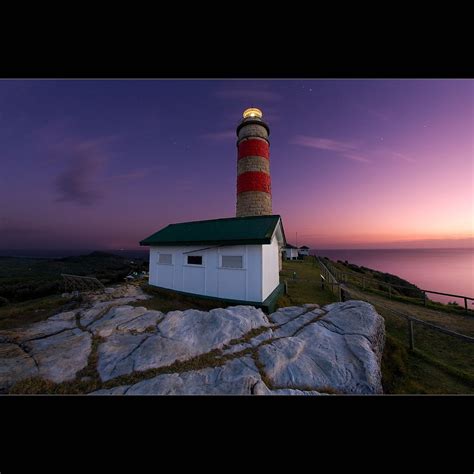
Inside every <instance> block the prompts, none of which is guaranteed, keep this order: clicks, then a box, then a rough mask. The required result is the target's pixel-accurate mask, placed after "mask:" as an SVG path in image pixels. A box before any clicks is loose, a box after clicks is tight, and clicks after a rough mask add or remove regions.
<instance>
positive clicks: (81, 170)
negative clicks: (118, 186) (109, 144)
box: [54, 150, 105, 206]
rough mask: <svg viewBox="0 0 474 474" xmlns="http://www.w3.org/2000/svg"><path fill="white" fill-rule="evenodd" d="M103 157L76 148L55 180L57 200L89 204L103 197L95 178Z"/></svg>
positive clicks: (102, 162)
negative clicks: (84, 152)
mask: <svg viewBox="0 0 474 474" xmlns="http://www.w3.org/2000/svg"><path fill="white" fill-rule="evenodd" d="M104 161H105V159H104V158H103V157H101V156H94V155H87V154H83V153H81V152H79V151H77V150H76V152H75V153H74V152H73V157H72V158H71V159H70V161H69V163H68V165H67V167H66V169H65V170H64V171H63V172H62V173H60V174H59V175H58V176H57V177H56V179H55V181H54V184H55V188H56V192H57V194H58V196H57V199H56V200H57V201H61V202H72V203H76V204H80V205H82V206H91V205H92V204H95V203H96V202H97V201H98V200H100V199H101V198H102V197H103V194H102V192H101V189H100V186H99V185H98V183H97V178H98V175H99V173H100V170H101V168H102V165H103V164H104Z"/></svg>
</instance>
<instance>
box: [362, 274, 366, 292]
mask: <svg viewBox="0 0 474 474" xmlns="http://www.w3.org/2000/svg"><path fill="white" fill-rule="evenodd" d="M362 289H363V290H365V278H364V277H362Z"/></svg>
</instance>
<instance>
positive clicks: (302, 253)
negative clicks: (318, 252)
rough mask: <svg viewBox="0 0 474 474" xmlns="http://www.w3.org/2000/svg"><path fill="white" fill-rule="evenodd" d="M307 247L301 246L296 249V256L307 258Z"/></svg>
mask: <svg viewBox="0 0 474 474" xmlns="http://www.w3.org/2000/svg"><path fill="white" fill-rule="evenodd" d="M309 250H310V249H309V247H306V245H303V246H302V247H300V248H299V249H298V254H299V255H300V256H303V257H307V256H308V255H309Z"/></svg>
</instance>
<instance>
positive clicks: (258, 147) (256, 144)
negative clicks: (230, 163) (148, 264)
mask: <svg viewBox="0 0 474 474" xmlns="http://www.w3.org/2000/svg"><path fill="white" fill-rule="evenodd" d="M269 155H270V147H269V145H268V143H267V142H266V141H263V140H259V139H256V138H254V139H249V140H244V141H242V142H240V143H239V157H238V159H239V160H240V159H241V158H245V157H247V156H263V157H264V158H267V159H268V158H269Z"/></svg>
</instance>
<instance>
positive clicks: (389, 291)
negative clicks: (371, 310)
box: [388, 285, 392, 299]
mask: <svg viewBox="0 0 474 474" xmlns="http://www.w3.org/2000/svg"><path fill="white" fill-rule="evenodd" d="M388 296H389V298H390V299H392V285H388Z"/></svg>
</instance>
